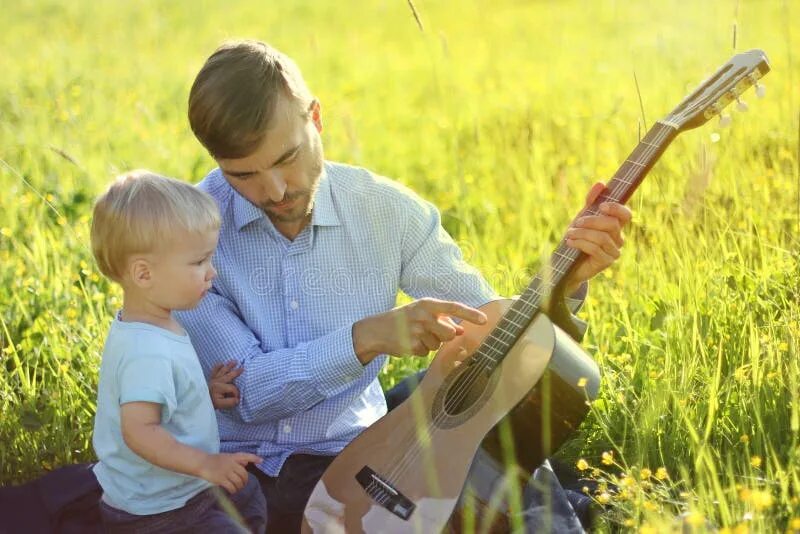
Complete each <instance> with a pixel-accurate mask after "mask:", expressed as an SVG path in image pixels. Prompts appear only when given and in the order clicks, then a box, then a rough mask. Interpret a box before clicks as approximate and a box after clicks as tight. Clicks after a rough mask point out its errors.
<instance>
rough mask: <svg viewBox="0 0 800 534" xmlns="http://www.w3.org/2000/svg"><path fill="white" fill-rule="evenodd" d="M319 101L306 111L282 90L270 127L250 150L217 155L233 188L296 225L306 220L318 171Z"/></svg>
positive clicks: (282, 222)
mask: <svg viewBox="0 0 800 534" xmlns="http://www.w3.org/2000/svg"><path fill="white" fill-rule="evenodd" d="M321 131H322V121H321V118H320V108H319V103H318V102H316V101H314V102H313V103H312V104H311V108H310V113H309V117H307V118H306V117H303V115H302V112H301V110H300V109H299V105H298V104H297V103H296V102H294V101H292V100H290V99H289V98H288V97H286V96H283V97H281V98H279V99H278V102H277V104H276V106H275V115H274V117H273V119H272V124H271V128H270V129H269V130H268V131H267V135H266V136H265V137H264V141H263V142H262V143H261V146H259V147H258V148H257V149H256V151H255V152H253V153H252V154H250V155H249V156H246V157H243V158H234V159H221V158H220V159H218V160H217V163H218V164H219V167H220V169H221V170H222V173H223V174H224V175H225V178H226V179H227V180H228V183H230V184H231V187H233V188H234V189H235V190H236V191H238V192H239V194H240V195H242V196H243V197H244V198H246V199H247V200H249V201H250V202H252V203H253V204H255V205H256V206H258V207H260V208H261V209H262V210H264V212H265V213H266V214H267V216H268V217H269V218H270V220H272V222H273V223H274V224H275V225H276V226H278V227H280V226H281V225H287V224H289V225H293V224H299V225H302V224H303V223H304V222H307V221H308V216H309V214H310V213H311V209H312V208H313V199H314V194H315V193H316V190H317V187H318V185H319V179H320V176H321V174H322V165H323V155H322V142H321V139H320V136H319V134H320V132H321Z"/></svg>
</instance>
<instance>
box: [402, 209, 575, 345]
mask: <svg viewBox="0 0 800 534" xmlns="http://www.w3.org/2000/svg"><path fill="white" fill-rule="evenodd" d="M414 200H416V202H414V203H410V204H411V205H410V206H409V209H408V210H407V211H408V223H407V226H406V228H405V231H404V235H403V245H402V251H403V252H402V254H403V268H402V271H401V278H400V287H401V289H402V290H403V291H405V292H406V293H408V294H409V295H411V296H412V297H414V298H422V297H433V298H439V299H443V300H454V301H457V302H462V303H464V304H467V305H469V306H473V307H478V306H481V305H483V304H485V303H487V302H488V301H490V300H493V299H497V298H500V297H499V296H498V295H497V294H496V293H495V292H494V290H493V289H492V288H491V286H490V285H489V284H488V283H487V282H486V280H485V279H484V277H483V276H482V275H481V274H480V272H478V270H477V269H475V268H474V267H472V266H471V265H469V264H468V263H467V262H466V261H464V258H463V255H462V253H461V249H460V248H459V247H458V245H456V243H455V242H454V241H453V239H452V237H450V235H449V234H448V233H447V231H446V230H445V229H444V228H443V227H442V224H441V217H440V215H439V211H438V210H437V209H436V207H435V206H434V205H433V204H430V203H428V202H425V201H423V200H422V199H418V198H417V199H414ZM587 290H588V284H587V283H586V282H584V283H583V284H581V286H580V287H579V288H578V290H577V291H576V292H575V293H574V294H573V295H570V296H568V297H566V298H565V299H564V304H565V306H566V308H567V309H568V310H569V318H570V320H571V322H572V323H573V324H574V326H575V331H576V332H573V333H576V338H577V339H578V340H580V339H581V338H582V337H583V335H584V334H585V332H586V328H587V324H586V322H584V321H582V320H581V319H579V318H578V317H576V316H575V314H576V313H578V310H580V308H581V307H582V306H583V302H584V300H585V299H586V294H587Z"/></svg>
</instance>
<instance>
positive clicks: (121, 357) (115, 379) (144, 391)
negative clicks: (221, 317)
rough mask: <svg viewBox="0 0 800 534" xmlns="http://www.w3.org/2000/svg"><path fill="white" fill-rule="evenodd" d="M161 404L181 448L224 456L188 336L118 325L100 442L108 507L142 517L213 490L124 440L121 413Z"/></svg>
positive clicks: (105, 375)
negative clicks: (133, 405) (125, 407)
mask: <svg viewBox="0 0 800 534" xmlns="http://www.w3.org/2000/svg"><path fill="white" fill-rule="evenodd" d="M134 401H146V402H155V403H158V404H161V426H163V427H164V428H165V429H166V430H167V432H169V433H170V434H172V436H173V437H174V438H175V439H176V440H177V441H179V442H181V443H183V444H185V445H189V446H191V447H195V448H198V449H201V450H203V451H205V452H207V453H210V454H216V453H218V452H219V431H218V430H217V420H216V417H215V414H214V407H213V406H212V404H211V397H210V396H209V393H208V385H207V383H206V379H205V376H203V370H202V368H201V367H200V362H199V361H198V359H197V354H196V353H195V351H194V348H193V347H192V344H191V342H190V341H189V337H188V336H187V335H182V336H181V335H178V334H175V333H173V332H170V331H169V330H165V329H163V328H159V327H157V326H153V325H150V324H146V323H137V322H122V321H120V320H119V318H116V319H114V322H113V323H112V324H111V329H110V330H109V332H108V337H107V338H106V344H105V347H104V349H103V361H102V363H101V364H100V380H99V384H98V391H97V415H96V416H95V420H94V437H93V440H92V443H93V445H94V450H95V452H96V453H97V457H98V459H99V460H100V461H99V462H98V463H97V465H96V466H95V467H94V473H95V475H97V479H98V481H99V482H100V485H101V486H102V487H103V500H104V501H105V502H106V503H107V504H109V505H110V506H113V507H114V508H117V509H119V510H124V511H126V512H128V513H131V514H136V515H149V514H156V513H160V512H166V511H169V510H174V509H177V508H180V507H182V506H183V505H184V504H186V501H188V500H189V499H190V498H191V497H193V496H194V495H196V494H198V493H199V492H201V491H203V490H204V489H206V488H208V487H210V486H211V484H210V483H209V482H207V481H205V480H202V479H200V478H196V477H192V476H188V475H183V474H181V473H176V472H174V471H168V470H166V469H162V468H161V467H157V466H155V465H153V464H151V463H149V462H147V461H146V460H144V459H143V458H141V457H140V456H138V455H137V454H136V453H134V452H133V451H131V450H130V449H129V448H128V446H127V445H126V444H125V441H124V440H123V439H122V428H121V426H120V406H121V405H122V404H125V403H126V402H134Z"/></svg>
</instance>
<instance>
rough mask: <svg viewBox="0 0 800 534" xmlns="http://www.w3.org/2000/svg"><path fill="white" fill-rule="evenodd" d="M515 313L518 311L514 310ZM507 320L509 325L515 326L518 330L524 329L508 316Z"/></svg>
mask: <svg viewBox="0 0 800 534" xmlns="http://www.w3.org/2000/svg"><path fill="white" fill-rule="evenodd" d="M511 309H512V310H513V309H514V308H511ZM514 311H516V310H514ZM517 313H519V312H517ZM505 320H506V321H508V322H509V323H511V324H513V325H514V326H516V327H517V328H522V325H521V324H518V323H515V322H514V321H512V320H511V317H509V316H508V315H506V316H505Z"/></svg>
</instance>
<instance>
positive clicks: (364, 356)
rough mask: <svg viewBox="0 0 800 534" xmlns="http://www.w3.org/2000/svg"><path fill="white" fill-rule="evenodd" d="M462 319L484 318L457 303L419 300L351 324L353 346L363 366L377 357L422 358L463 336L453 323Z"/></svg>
mask: <svg viewBox="0 0 800 534" xmlns="http://www.w3.org/2000/svg"><path fill="white" fill-rule="evenodd" d="M453 318H458V319H462V320H464V321H469V322H471V323H475V324H484V323H485V322H486V315H485V314H484V313H483V312H482V311H480V310H477V309H475V308H471V307H469V306H466V305H464V304H459V303H458V302H450V301H445V300H436V299H429V298H425V299H420V300H416V301H414V302H412V303H410V304H406V305H405V306H400V307H399V308H395V309H393V310H390V311H388V312H385V313H381V314H379V315H373V316H371V317H367V318H366V319H362V320H361V321H359V322H357V323H355V324H354V325H353V346H354V348H355V352H356V356H358V359H359V360H360V361H361V363H363V364H365V365H366V364H367V363H369V362H370V361H372V360H373V359H374V358H375V357H376V356H378V355H379V354H390V355H394V356H399V355H402V354H414V355H416V356H424V355H426V354H428V352H430V351H432V350H437V349H438V348H439V346H440V345H441V344H442V343H443V342H445V341H450V340H451V339H453V338H454V337H456V336H458V335H461V334H463V333H464V328H463V327H461V326H459V325H458V324H456V323H455V321H453Z"/></svg>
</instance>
